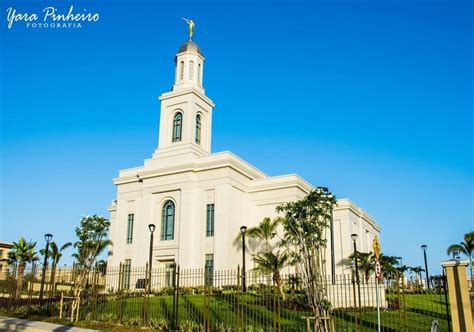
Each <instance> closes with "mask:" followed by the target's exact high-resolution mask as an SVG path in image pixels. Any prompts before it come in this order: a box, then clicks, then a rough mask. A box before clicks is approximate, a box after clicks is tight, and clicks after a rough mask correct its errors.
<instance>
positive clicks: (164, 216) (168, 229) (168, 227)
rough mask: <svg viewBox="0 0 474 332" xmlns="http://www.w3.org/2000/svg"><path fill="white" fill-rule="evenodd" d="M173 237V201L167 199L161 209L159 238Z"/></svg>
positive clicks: (170, 238) (171, 238)
mask: <svg viewBox="0 0 474 332" xmlns="http://www.w3.org/2000/svg"><path fill="white" fill-rule="evenodd" d="M173 238H174V203H173V202H172V201H167V202H166V203H165V204H163V210H162V211H161V240H173Z"/></svg>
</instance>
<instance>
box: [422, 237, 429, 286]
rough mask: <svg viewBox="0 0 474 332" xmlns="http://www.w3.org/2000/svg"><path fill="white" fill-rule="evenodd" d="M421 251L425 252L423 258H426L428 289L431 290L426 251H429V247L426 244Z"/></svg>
mask: <svg viewBox="0 0 474 332" xmlns="http://www.w3.org/2000/svg"><path fill="white" fill-rule="evenodd" d="M421 249H422V250H423V256H424V258H425V274H426V286H427V287H428V289H430V275H429V273H428V261H427V259H426V249H428V246H427V245H426V244H423V245H422V246H421Z"/></svg>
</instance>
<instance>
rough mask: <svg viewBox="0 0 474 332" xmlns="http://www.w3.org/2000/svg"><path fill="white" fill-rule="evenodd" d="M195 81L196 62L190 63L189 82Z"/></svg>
mask: <svg viewBox="0 0 474 332" xmlns="http://www.w3.org/2000/svg"><path fill="white" fill-rule="evenodd" d="M193 79H194V61H193V60H191V61H189V80H190V81H192V80H193Z"/></svg>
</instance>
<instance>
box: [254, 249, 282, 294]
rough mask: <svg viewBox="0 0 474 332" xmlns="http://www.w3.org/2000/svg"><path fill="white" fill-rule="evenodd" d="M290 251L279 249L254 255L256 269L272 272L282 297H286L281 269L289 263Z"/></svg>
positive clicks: (264, 272) (262, 271) (265, 272)
mask: <svg viewBox="0 0 474 332" xmlns="http://www.w3.org/2000/svg"><path fill="white" fill-rule="evenodd" d="M288 259H289V256H288V253H286V252H282V251H280V250H277V251H275V252H272V251H270V252H261V253H258V254H256V255H253V260H254V262H255V264H256V267H255V268H254V270H255V271H257V272H260V273H262V274H268V273H271V274H272V280H273V283H274V284H275V285H276V287H277V289H278V291H279V293H280V294H281V296H282V298H285V294H284V292H283V287H282V286H283V284H282V279H281V274H280V271H281V269H282V268H283V267H285V265H286V264H287V263H288Z"/></svg>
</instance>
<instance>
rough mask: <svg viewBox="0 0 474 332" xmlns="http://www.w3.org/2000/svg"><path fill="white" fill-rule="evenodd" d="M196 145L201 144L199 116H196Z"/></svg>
mask: <svg viewBox="0 0 474 332" xmlns="http://www.w3.org/2000/svg"><path fill="white" fill-rule="evenodd" d="M196 143H197V144H201V114H198V115H196Z"/></svg>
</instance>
